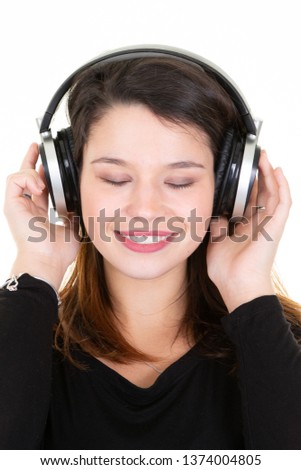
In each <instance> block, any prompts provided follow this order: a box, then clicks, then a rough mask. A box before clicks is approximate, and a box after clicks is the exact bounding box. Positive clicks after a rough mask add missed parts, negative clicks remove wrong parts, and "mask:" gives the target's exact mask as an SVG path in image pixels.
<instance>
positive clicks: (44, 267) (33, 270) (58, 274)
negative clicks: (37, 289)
mask: <svg viewBox="0 0 301 470" xmlns="http://www.w3.org/2000/svg"><path fill="white" fill-rule="evenodd" d="M21 273H26V274H29V275H30V276H33V277H36V278H39V279H42V280H43V281H45V282H47V283H48V284H50V285H51V286H52V287H53V288H54V289H55V290H56V291H58V290H59V288H60V286H61V283H62V280H63V277H64V274H65V271H64V270H63V269H62V267H61V266H60V263H57V262H55V260H53V259H50V258H49V257H42V256H39V258H38V259H35V258H33V257H32V256H30V255H28V254H27V255H21V254H20V255H18V256H17V258H16V260H15V262H14V264H13V266H12V269H11V275H16V276H18V275H19V274H21Z"/></svg>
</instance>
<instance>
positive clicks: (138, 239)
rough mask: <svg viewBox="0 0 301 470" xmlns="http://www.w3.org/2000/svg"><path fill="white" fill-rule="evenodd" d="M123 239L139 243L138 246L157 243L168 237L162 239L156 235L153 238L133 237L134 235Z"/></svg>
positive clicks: (145, 236) (144, 236)
mask: <svg viewBox="0 0 301 470" xmlns="http://www.w3.org/2000/svg"><path fill="white" fill-rule="evenodd" d="M124 237H125V238H127V239H128V240H131V241H132V242H135V243H140V245H150V244H152V243H159V242H161V241H163V240H166V238H168V237H169V235H165V236H164V237H159V236H158V235H155V236H152V235H151V236H147V235H141V236H134V235H124Z"/></svg>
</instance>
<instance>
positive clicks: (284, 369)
mask: <svg viewBox="0 0 301 470" xmlns="http://www.w3.org/2000/svg"><path fill="white" fill-rule="evenodd" d="M222 322H223V325H224V328H225V330H226V332H227V334H228V335H229V337H230V338H231V340H232V342H233V343H234V344H235V346H236V350H237V355H238V361H239V382H240V388H241V393H242V403H243V405H242V406H243V419H244V432H245V442H246V448H247V449H301V347H300V345H299V344H298V342H297V340H296V338H295V336H294V335H293V333H292V329H291V325H290V323H289V322H288V321H287V320H286V319H285V317H284V314H283V311H282V307H281V305H280V303H279V301H278V298H277V297H276V296H273V295H271V296H263V297H259V298H257V299H255V300H252V301H251V302H248V303H246V304H244V305H242V306H240V307H239V308H237V309H236V310H235V311H234V312H233V313H231V314H230V315H228V316H227V317H225V318H223V320H222Z"/></svg>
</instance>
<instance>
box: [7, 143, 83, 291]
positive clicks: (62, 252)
mask: <svg viewBox="0 0 301 470" xmlns="http://www.w3.org/2000/svg"><path fill="white" fill-rule="evenodd" d="M38 157H39V148H38V145H37V144H32V145H31V146H30V147H29V150H28V152H27V154H26V156H25V158H24V160H23V162H22V165H21V168H20V171H19V172H18V173H14V174H12V175H10V176H9V177H8V179H7V188H6V196H5V204H4V213H5V215H6V218H7V220H8V224H9V227H10V230H11V232H12V235H13V237H14V240H15V242H16V245H17V257H16V260H15V263H14V265H13V269H12V274H16V275H17V274H19V273H21V272H26V273H28V274H31V275H32V276H37V277H41V278H43V279H45V280H46V281H48V282H49V283H50V284H52V285H53V286H54V287H55V288H56V289H58V288H59V286H60V284H61V282H62V279H63V276H64V274H65V271H66V269H67V267H68V266H69V265H70V264H71V263H72V261H73V260H74V259H75V256H76V253H77V251H78V248H79V241H78V238H79V237H78V236H77V235H76V233H75V232H74V230H77V229H78V228H77V227H75V226H73V223H72V219H71V215H70V219H67V218H66V221H67V222H68V223H67V224H65V226H63V225H53V224H50V222H49V218H48V191H47V188H46V184H45V177H44V173H43V169H42V167H41V168H40V169H39V172H37V171H36V169H35V168H36V163H37V160H38ZM30 196H31V197H30Z"/></svg>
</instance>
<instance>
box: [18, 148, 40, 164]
mask: <svg viewBox="0 0 301 470" xmlns="http://www.w3.org/2000/svg"><path fill="white" fill-rule="evenodd" d="M38 158H39V146H38V144H36V143H33V144H31V145H30V147H29V149H28V151H27V153H26V155H25V157H24V159H23V161H22V163H21V167H20V170H27V169H28V168H32V169H35V167H36V163H37V161H38Z"/></svg>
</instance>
